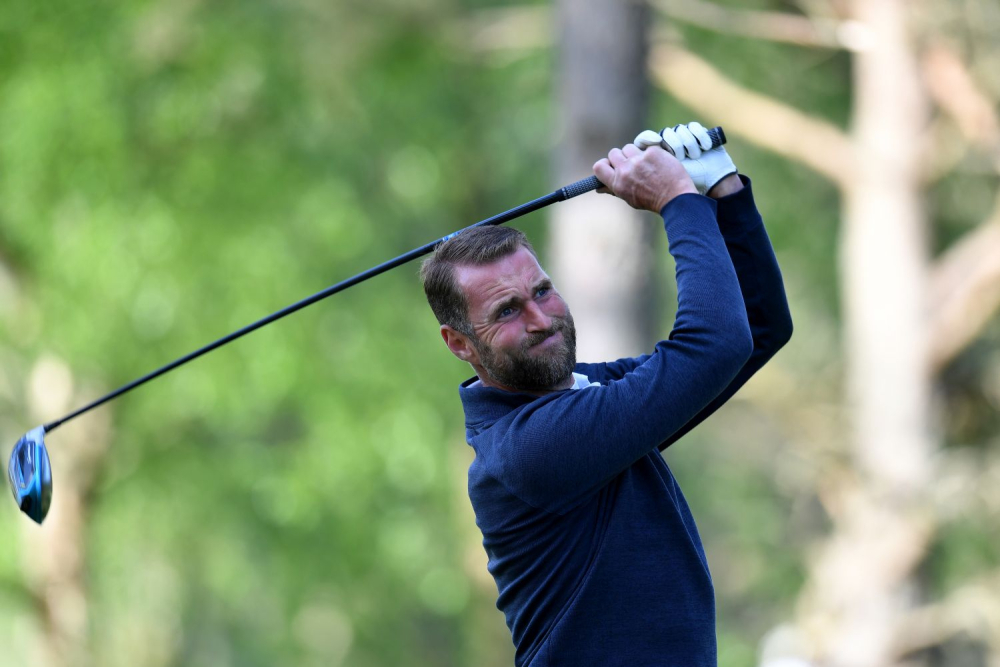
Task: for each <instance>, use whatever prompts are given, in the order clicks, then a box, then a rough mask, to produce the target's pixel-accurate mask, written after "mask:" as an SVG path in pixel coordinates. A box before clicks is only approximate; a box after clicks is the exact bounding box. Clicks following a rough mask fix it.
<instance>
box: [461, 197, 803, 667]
mask: <svg viewBox="0 0 1000 667" xmlns="http://www.w3.org/2000/svg"><path fill="white" fill-rule="evenodd" d="M743 182H744V186H745V187H744V188H743V189H742V190H740V191H739V192H737V193H734V194H732V195H729V196H728V197H725V198H722V199H720V200H718V201H716V200H713V199H710V198H708V197H704V196H701V195H695V194H685V195H681V196H679V197H676V198H675V199H673V200H672V201H671V202H670V203H668V204H667V205H666V206H665V207H664V209H663V211H661V215H662V217H663V221H664V227H665V230H666V233H667V238H668V241H669V251H670V254H671V255H672V256H673V257H674V260H675V262H676V280H677V294H678V296H677V302H678V308H677V315H676V318H675V321H674V326H673V329H672V330H671V332H670V334H669V336H668V337H667V339H666V340H662V341H660V342H659V343H657V344H656V347H655V349H654V350H653V352H652V353H651V354H648V355H643V356H641V357H637V358H629V359H620V360H618V361H613V362H608V363H598V364H578V365H577V367H576V372H578V373H581V374H583V375H586V376H587V378H589V380H590V381H591V382H597V383H599V386H590V387H586V388H583V389H578V390H575V391H573V390H566V391H560V392H555V393H551V394H548V395H545V396H543V397H536V396H533V395H529V394H523V393H516V392H507V391H503V390H500V389H496V388H492V387H486V386H483V385H481V384H477V385H476V386H474V387H473V386H470V385H472V384H474V383H476V380H477V378H471V379H469V380H467V381H466V382H464V383H462V386H461V387H460V388H459V393H460V396H461V399H462V404H463V407H464V409H465V417H466V439H467V441H468V442H469V444H470V445H471V446H472V447H473V448H474V450H475V460H474V461H473V463H472V465H471V466H470V467H469V497H470V499H471V500H472V505H473V508H474V510H475V513H476V524H477V525H478V526H479V528H480V530H481V531H482V534H483V546H484V547H485V549H486V553H487V556H488V558H489V563H488V566H487V567H488V569H489V572H490V574H492V575H493V578H494V579H495V581H496V584H497V589H498V592H499V597H498V598H497V607H498V608H499V609H500V610H501V611H502V612H503V613H504V615H505V616H506V620H507V625H508V627H509V628H510V632H511V636H512V639H513V641H514V645H515V648H516V652H515V663H516V665H517V667H556V666H560V667H561V666H567V667H569V666H572V667H581V666H584V665H587V666H602V667H604V666H618V665H621V666H622V667H624V666H626V665H627V666H628V667H652V666H654V665H656V666H663V665H678V666H680V665H683V666H684V667H715V665H716V636H715V597H714V591H713V587H712V577H711V575H710V573H709V567H708V561H707V559H706V556H705V552H704V549H703V547H702V544H701V539H700V537H699V535H698V529H697V527H696V526H695V521H694V518H693V517H692V515H691V511H690V509H689V508H688V505H687V503H686V501H685V499H684V495H683V494H682V493H681V489H680V487H679V486H678V484H677V481H676V480H675V479H674V476H673V474H671V471H670V469H669V467H668V466H667V464H666V463H665V461H664V459H663V457H662V456H661V453H660V450H663V449H665V448H666V447H667V446H669V445H670V444H672V443H673V442H675V441H676V440H677V439H678V438H680V437H681V436H682V435H684V434H685V433H687V432H688V431H689V430H690V429H691V428H694V426H696V425H697V424H698V423H700V422H701V421H702V420H704V419H705V418H706V417H708V416H709V415H710V414H712V413H713V412H714V411H715V410H716V409H718V408H719V406H721V405H722V404H723V403H725V402H726V401H727V400H728V399H729V398H730V397H731V396H732V395H733V394H734V393H735V392H736V391H737V390H738V389H739V388H740V387H741V386H742V385H743V384H744V383H745V382H746V381H747V380H748V379H749V378H750V376H752V375H753V374H754V373H755V372H756V371H757V369H759V368H760V367H761V366H763V365H764V363H765V362H766V361H767V360H768V359H770V358H771V357H772V356H773V355H774V353H775V352H776V351H777V350H778V348H780V347H781V346H782V345H783V344H784V343H785V342H786V341H787V340H788V339H789V337H790V336H791V331H792V324H791V316H790V314H789V311H788V305H787V301H786V298H785V293H784V287H783V285H782V280H781V273H780V271H779V269H778V264H777V261H776V259H775V256H774V252H773V250H772V248H771V244H770V241H769V239H768V237H767V233H766V231H765V230H764V226H763V223H762V221H761V218H760V215H759V214H758V212H757V209H756V207H755V205H754V201H753V195H752V191H751V186H750V182H749V180H748V179H746V178H743Z"/></svg>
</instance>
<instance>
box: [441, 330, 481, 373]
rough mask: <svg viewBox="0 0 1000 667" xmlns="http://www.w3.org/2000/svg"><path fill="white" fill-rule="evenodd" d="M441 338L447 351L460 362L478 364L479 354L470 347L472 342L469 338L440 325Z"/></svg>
mask: <svg viewBox="0 0 1000 667" xmlns="http://www.w3.org/2000/svg"><path fill="white" fill-rule="evenodd" d="M441 338H444V343H445V345H447V346H448V349H449V350H451V353H452V354H454V355H455V356H456V357H458V358H459V359H461V360H462V361H467V362H469V363H470V364H478V363H479V353H478V352H476V348H475V347H473V346H472V342H471V341H470V340H469V337H468V336H466V335H465V334H464V333H462V332H461V331H458V330H457V329H454V328H452V327H450V326H448V325H447V324H442V325H441Z"/></svg>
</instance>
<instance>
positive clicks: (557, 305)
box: [545, 296, 569, 317]
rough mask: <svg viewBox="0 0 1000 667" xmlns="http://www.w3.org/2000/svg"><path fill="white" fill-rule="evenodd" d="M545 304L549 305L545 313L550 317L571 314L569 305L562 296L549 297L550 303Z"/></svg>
mask: <svg viewBox="0 0 1000 667" xmlns="http://www.w3.org/2000/svg"><path fill="white" fill-rule="evenodd" d="M545 305H546V306H547V307H546V309H545V314H546V315H548V316H550V317H552V316H555V317H566V316H567V315H569V305H568V304H567V303H566V302H565V301H563V298H562V297H561V296H556V297H554V298H552V299H549V303H546V304H545Z"/></svg>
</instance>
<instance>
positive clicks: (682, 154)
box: [635, 122, 736, 194]
mask: <svg viewBox="0 0 1000 667" xmlns="http://www.w3.org/2000/svg"><path fill="white" fill-rule="evenodd" d="M635 144H636V146H638V147H639V148H641V149H646V148H648V147H650V146H660V147H662V148H666V149H668V150H670V151H672V152H673V154H674V155H676V156H678V157H679V158H680V159H681V164H682V165H684V169H685V170H686V171H687V173H688V174H689V175H690V176H691V180H692V181H694V184H695V187H697V188H698V192H699V193H700V194H706V193H708V191H709V190H711V189H712V188H713V187H715V185H716V184H717V183H719V181H721V180H723V179H724V178H725V177H726V176H729V175H731V174H735V173H736V165H735V164H733V160H732V158H731V157H729V153H727V152H726V149H725V148H723V147H722V146H719V147H718V148H712V139H711V137H709V136H708V130H706V129H705V128H704V127H703V126H702V125H701V124H700V123H694V122H692V123H688V124H687V125H675V126H674V127H673V128H669V127H665V128H663V130H662V131H660V133H659V134H657V133H656V132H653V131H652V130H645V131H643V132H641V133H640V134H639V136H637V137H636V138H635Z"/></svg>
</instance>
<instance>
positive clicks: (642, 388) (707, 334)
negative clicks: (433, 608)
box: [492, 146, 752, 512]
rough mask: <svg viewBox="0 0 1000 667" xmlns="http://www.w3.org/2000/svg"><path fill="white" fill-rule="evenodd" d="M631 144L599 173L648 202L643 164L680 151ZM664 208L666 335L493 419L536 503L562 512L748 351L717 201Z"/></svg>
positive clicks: (648, 447)
mask: <svg viewBox="0 0 1000 667" xmlns="http://www.w3.org/2000/svg"><path fill="white" fill-rule="evenodd" d="M633 149H635V147H634V146H632V147H631V148H629V147H626V149H625V152H623V151H618V152H617V153H615V152H614V151H613V152H612V155H611V156H610V157H609V160H610V162H609V161H602V162H601V163H598V164H597V165H595V173H596V174H597V176H598V178H600V179H601V182H603V183H607V184H608V185H609V186H611V188H612V189H613V190H614V192H615V194H617V195H618V196H620V197H622V198H623V199H625V201H627V202H628V203H630V204H632V205H633V206H635V205H636V203H643V202H645V205H644V207H645V208H649V207H651V206H655V205H656V204H657V203H658V201H659V199H658V197H661V196H662V191H663V189H662V188H660V187H651V186H650V181H651V177H649V176H648V173H647V170H648V169H652V170H653V171H655V170H656V169H658V168H664V169H666V168H672V167H673V166H674V164H675V163H676V160H674V159H673V158H672V157H669V156H668V154H667V153H666V152H665V151H662V150H661V149H659V148H651V149H649V150H647V151H646V152H645V153H643V154H637V153H636V152H635V151H634V150H633ZM625 153H631V156H626V154H625ZM666 158H669V160H666ZM671 161H672V162H671ZM602 163H607V164H602ZM630 163H631V164H630ZM612 170H613V171H614V172H617V173H610V172H611V171H612ZM643 174H647V175H646V176H643ZM661 213H662V215H663V218H664V226H665V229H666V232H667V237H668V239H669V242H670V253H671V254H672V255H673V257H674V259H675V262H676V277H677V294H678V296H677V299H678V308H677V316H676V319H675V321H674V327H673V330H672V331H671V332H670V336H669V338H668V339H667V340H664V341H661V342H660V343H659V344H657V346H656V351H655V352H654V353H653V354H652V355H650V356H649V357H648V358H647V359H646V360H645V362H644V363H642V364H641V365H639V366H638V367H636V368H635V369H634V370H632V372H630V373H628V374H627V375H625V376H624V377H622V378H621V379H619V380H616V381H613V382H610V383H609V384H607V385H606V386H601V387H590V388H587V389H583V390H579V391H572V392H562V393H559V394H554V395H551V396H548V397H545V398H543V399H540V400H538V401H534V402H532V403H531V404H528V405H526V406H524V408H522V409H520V410H516V411H514V412H513V413H511V414H510V415H509V416H508V417H506V418H505V419H504V420H501V422H502V423H497V424H496V425H495V426H494V427H493V428H504V429H506V431H505V437H504V442H503V443H501V446H500V448H499V451H501V452H502V454H501V456H500V457H499V459H498V460H497V462H496V469H495V470H493V471H492V472H493V474H494V475H495V476H497V478H498V479H500V480H501V481H502V482H503V483H504V484H505V485H506V486H507V487H508V488H509V489H511V490H512V491H514V492H515V493H517V494H518V495H519V496H520V497H521V498H522V499H524V500H525V501H526V502H528V503H531V504H533V505H534V506H536V507H544V508H546V509H549V510H551V511H555V512H562V511H565V510H567V509H568V508H570V507H572V506H574V505H575V504H576V503H577V502H579V500H580V499H582V498H584V497H586V496H588V495H589V494H591V493H593V492H594V491H595V490H597V489H599V488H600V487H602V486H603V485H605V484H607V483H608V481H610V480H611V479H612V478H613V477H614V476H616V475H617V474H619V473H620V472H621V471H622V470H624V469H625V468H627V467H628V466H630V465H631V464H632V463H634V462H635V461H637V460H638V459H639V458H641V457H642V456H645V455H646V454H648V453H649V452H651V451H654V450H655V449H656V447H657V445H658V444H659V443H661V442H663V441H664V440H665V439H666V438H668V437H670V435H671V434H673V433H674V432H675V431H677V430H678V429H679V428H681V427H683V426H684V425H685V424H686V423H687V422H688V421H690V420H691V418H692V417H694V416H695V415H696V414H698V412H700V411H701V410H702V409H704V408H705V406H706V405H708V403H709V402H710V401H711V400H712V399H714V398H715V397H716V396H717V395H718V394H719V393H720V392H721V391H723V390H724V389H725V388H726V387H727V386H728V385H729V384H730V383H731V382H732V380H733V378H734V377H735V376H736V375H737V373H738V372H739V371H740V369H741V368H742V367H743V366H744V364H745V363H746V361H747V359H748V358H749V356H750V354H751V350H752V339H751V333H750V329H749V325H748V323H747V319H746V310H745V308H744V305H743V298H742V296H741V293H740V285H739V281H738V279H737V276H736V272H735V270H734V269H733V264H732V262H731V260H730V258H729V254H728V252H727V250H726V244H725V240H724V238H723V235H722V233H721V232H720V230H719V226H718V225H717V224H716V222H715V217H716V204H715V202H714V201H713V200H711V199H709V198H707V197H703V196H701V195H698V194H695V193H693V192H691V191H690V190H688V191H686V192H683V193H682V194H678V195H675V196H673V197H672V198H670V199H668V203H667V204H666V205H665V206H664V207H663V209H662V210H661Z"/></svg>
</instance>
